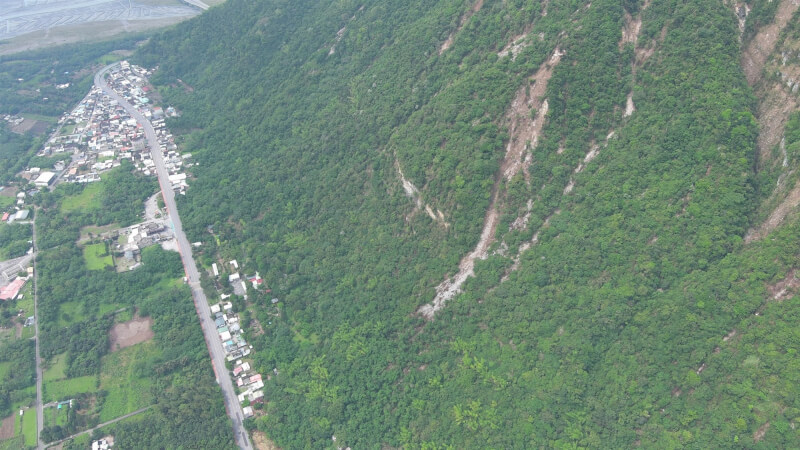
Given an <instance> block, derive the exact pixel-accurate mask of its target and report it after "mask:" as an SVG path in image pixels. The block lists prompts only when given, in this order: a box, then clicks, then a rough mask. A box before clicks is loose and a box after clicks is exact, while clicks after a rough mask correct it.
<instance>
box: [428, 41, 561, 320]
mask: <svg viewBox="0 0 800 450" xmlns="http://www.w3.org/2000/svg"><path fill="white" fill-rule="evenodd" d="M562 56H564V53H563V52H562V51H561V49H560V48H559V47H556V48H555V50H554V51H553V54H552V55H551V56H550V58H548V59H547V61H545V62H544V63H543V64H542V65H541V66H540V67H539V69H538V70H537V71H536V74H534V75H533V76H532V77H531V78H530V80H529V82H528V83H525V84H524V85H523V86H521V87H520V88H519V89H518V90H517V93H516V95H515V96H514V100H513V101H512V103H511V107H510V109H509V112H508V114H507V120H508V121H509V122H510V126H509V131H510V133H509V134H510V136H511V137H510V138H509V141H508V145H507V146H506V154H505V156H504V157H503V161H502V162H501V163H500V169H499V173H498V176H497V177H496V180H495V183H494V186H493V187H492V194H491V200H490V201H489V208H488V210H487V211H486V216H485V218H484V223H483V229H482V231H481V236H480V239H479V240H478V243H477V245H476V246H475V249H474V250H473V251H472V252H470V253H469V254H468V255H466V256H465V257H464V258H462V260H461V262H460V263H459V266H458V272H457V273H456V275H455V276H453V277H452V278H448V279H446V280H444V281H443V282H442V283H440V284H439V285H438V286H437V287H436V296H435V297H434V299H433V301H432V302H431V303H428V304H426V305H423V306H422V307H420V308H419V310H418V311H417V312H418V313H419V314H421V315H423V316H424V317H426V318H428V319H432V318H433V316H434V314H436V311H438V310H439V309H441V308H442V307H443V306H444V304H445V303H446V302H447V301H448V300H450V299H451V298H453V297H454V296H455V295H456V294H458V293H460V292H461V285H462V284H464V282H465V281H466V280H467V279H468V278H469V277H471V276H473V275H474V269H475V261H476V260H478V259H486V257H487V256H488V251H489V247H490V246H491V245H492V244H493V243H494V242H495V231H496V229H497V223H498V222H499V218H500V213H499V207H500V203H501V197H502V194H503V193H501V192H500V187H499V185H500V182H501V181H503V180H510V179H512V178H513V177H514V176H515V175H516V174H517V173H519V171H520V169H522V168H523V166H524V164H525V162H526V161H528V163H529V162H530V159H529V158H525V154H526V152H528V151H529V150H530V149H531V148H534V147H535V146H536V144H537V143H538V141H539V134H540V133H541V130H542V127H543V126H544V121H545V118H546V114H547V100H546V99H544V95H545V93H546V92H547V83H548V81H550V77H552V75H553V70H555V67H556V66H557V65H558V63H559V62H560V61H561V57H562ZM534 110H535V111H536V118H534V119H532V120H531V118H530V116H531V111H534Z"/></svg>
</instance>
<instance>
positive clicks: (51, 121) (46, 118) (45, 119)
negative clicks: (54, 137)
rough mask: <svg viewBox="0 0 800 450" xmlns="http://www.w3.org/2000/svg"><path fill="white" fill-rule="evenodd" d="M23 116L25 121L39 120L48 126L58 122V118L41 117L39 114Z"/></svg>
mask: <svg viewBox="0 0 800 450" xmlns="http://www.w3.org/2000/svg"><path fill="white" fill-rule="evenodd" d="M24 116H25V118H26V119H32V120H41V121H42V122H47V123H50V124H53V123H56V122H58V119H59V118H58V117H53V116H43V115H41V114H33V113H25V114H24Z"/></svg>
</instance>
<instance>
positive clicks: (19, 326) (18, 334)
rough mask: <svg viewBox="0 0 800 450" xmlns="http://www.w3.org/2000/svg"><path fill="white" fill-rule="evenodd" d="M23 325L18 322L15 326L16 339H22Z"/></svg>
mask: <svg viewBox="0 0 800 450" xmlns="http://www.w3.org/2000/svg"><path fill="white" fill-rule="evenodd" d="M22 328H23V327H22V324H21V323H19V322H17V323H15V324H14V338H15V339H19V338H21V337H22Z"/></svg>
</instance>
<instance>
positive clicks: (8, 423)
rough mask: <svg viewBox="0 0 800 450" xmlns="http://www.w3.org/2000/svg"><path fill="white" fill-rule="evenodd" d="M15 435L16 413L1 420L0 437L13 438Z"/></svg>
mask: <svg viewBox="0 0 800 450" xmlns="http://www.w3.org/2000/svg"><path fill="white" fill-rule="evenodd" d="M12 437H14V414H11V415H10V416H8V417H6V418H5V419H3V421H2V422H0V439H11V438H12Z"/></svg>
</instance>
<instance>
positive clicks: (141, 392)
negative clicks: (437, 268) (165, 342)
mask: <svg viewBox="0 0 800 450" xmlns="http://www.w3.org/2000/svg"><path fill="white" fill-rule="evenodd" d="M158 353H159V349H158V346H157V345H156V344H155V343H154V342H148V343H145V344H142V345H137V346H135V347H130V348H126V349H124V350H121V351H118V352H114V353H111V354H108V355H105V356H104V357H103V362H102V365H101V367H102V370H101V372H100V389H102V390H104V391H106V392H108V394H107V395H106V398H105V400H104V401H103V406H102V408H101V409H100V422H107V421H109V420H113V419H116V418H117V417H121V416H123V415H125V414H128V413H131V412H133V411H136V410H138V409H140V408H144V407H146V406H148V405H150V404H152V403H153V399H152V395H151V394H150V387H151V385H152V380H151V379H149V378H147V377H146V376H145V377H142V376H141V375H142V373H141V371H137V370H136V368H137V367H139V366H141V365H143V364H145V363H146V361H147V360H149V359H152V358H153V357H155V356H158ZM137 373H138V374H139V375H137Z"/></svg>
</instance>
